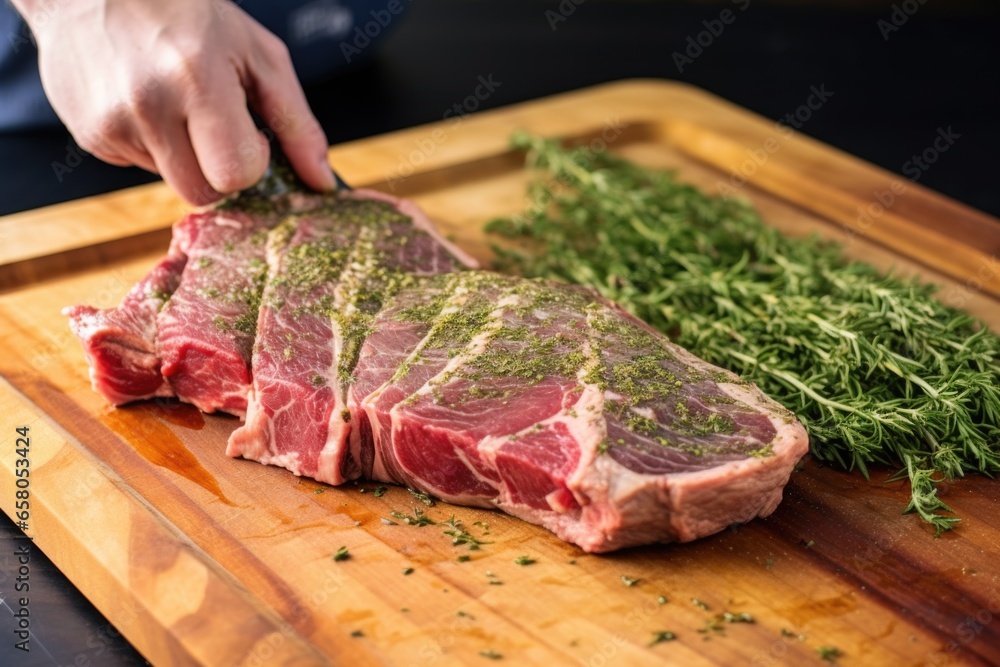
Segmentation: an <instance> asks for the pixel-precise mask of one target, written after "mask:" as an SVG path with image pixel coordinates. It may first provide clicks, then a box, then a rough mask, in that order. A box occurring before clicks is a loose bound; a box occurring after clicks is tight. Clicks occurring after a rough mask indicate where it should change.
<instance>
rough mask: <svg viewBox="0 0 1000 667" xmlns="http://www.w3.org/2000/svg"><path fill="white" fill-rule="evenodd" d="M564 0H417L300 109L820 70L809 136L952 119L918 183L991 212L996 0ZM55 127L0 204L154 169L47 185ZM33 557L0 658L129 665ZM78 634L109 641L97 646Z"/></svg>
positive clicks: (901, 138)
mask: <svg viewBox="0 0 1000 667" xmlns="http://www.w3.org/2000/svg"><path fill="white" fill-rule="evenodd" d="M744 3H745V2H744V0H740V2H739V4H740V5H742V4H744ZM563 4H564V6H565V7H569V6H570V5H571V4H572V3H571V0H565V1H564V3H563ZM904 4H907V6H908V7H909V8H911V9H912V8H914V7H919V8H918V9H917V10H916V12H915V13H913V14H912V15H911V16H908V17H907V20H906V22H905V23H903V24H902V25H901V26H900V27H899V30H895V31H892V32H891V33H889V36H888V39H884V37H883V33H882V31H881V30H880V27H879V21H880V20H883V21H887V22H888V21H891V19H892V15H893V11H894V9H893V7H894V5H895V6H896V7H897V8H899V9H897V10H896V11H897V12H899V11H902V9H901V8H902V6H903V5H904ZM946 4H947V6H945V5H946ZM572 6H573V7H575V9H574V10H573V12H572V13H571V14H569V15H568V16H567V17H566V20H565V21H562V22H559V23H558V24H557V26H556V29H555V30H553V29H552V28H551V27H550V24H549V20H548V19H547V18H546V11H548V10H552V11H558V7H559V3H556V2H546V1H543V0H493V1H485V0H482V1H472V0H420V1H419V2H414V3H413V4H412V6H411V7H410V9H409V11H408V14H407V16H406V19H405V20H403V21H399V22H398V24H399V25H398V29H396V30H395V32H393V34H392V35H391V36H390V37H389V38H388V40H387V41H386V43H385V44H384V45H383V46H382V47H381V48H380V49H379V52H378V55H377V57H376V58H375V59H374V60H373V61H372V62H369V63H367V64H366V65H364V66H362V67H359V68H356V69H355V70H353V71H351V72H349V73H347V74H345V75H342V76H340V77H338V78H337V79H334V80H332V81H330V82H329V83H327V84H325V85H323V86H314V87H311V88H310V89H309V90H308V91H307V92H308V94H309V97H310V101H311V102H312V105H313V109H314V111H315V112H316V114H317V116H318V117H319V119H320V121H321V122H322V123H323V125H324V128H325V129H326V132H327V136H328V138H329V139H330V142H331V143H340V142H343V141H347V140H350V139H357V138H360V137H365V136H369V135H373V134H379V133H382V132H386V131H389V130H394V129H398V128H402V127H407V126H411V125H415V124H420V123H426V122H432V121H436V120H440V119H441V117H442V114H443V113H444V112H445V111H446V110H447V109H449V108H451V106H452V105H453V104H455V103H456V102H459V101H461V100H462V99H464V98H465V97H466V96H468V95H469V94H471V93H472V91H473V90H474V89H475V86H476V85H477V79H478V77H479V76H480V75H482V76H488V75H492V76H493V78H494V80H495V81H499V82H500V83H501V85H500V86H499V87H498V88H497V90H496V92H495V93H494V94H493V95H491V96H490V97H489V99H487V100H486V101H485V102H484V103H483V106H482V108H491V107H497V106H503V105H507V104H513V103H516V102H520V101H523V100H528V99H532V98H536V97H540V96H544V95H550V94H553V93H558V92H562V91H567V90H573V89H576V88H581V87H584V86H589V85H593V84H598V83H602V82H606V81H613V80H617V79H623V78H631V77H659V78H668V79H677V80H681V81H685V82H688V83H691V84H693V85H696V86H700V87H702V88H705V89H707V90H709V91H711V92H713V93H715V94H717V95H720V96H722V97H724V98H726V99H728V100H731V101H733V102H735V103H737V104H740V105H742V106H744V107H747V108H749V109H752V110H753V111H756V112H757V113H759V114H761V115H763V116H766V117H770V118H773V119H779V118H782V117H783V116H784V115H785V114H786V113H789V112H791V111H794V109H795V108H796V107H798V106H799V105H801V104H803V103H804V102H805V99H806V98H807V97H808V95H809V89H810V86H814V85H815V86H820V85H825V87H826V89H827V90H829V91H832V92H833V93H834V94H833V96H832V98H831V99H830V101H829V102H828V103H827V104H825V105H824V106H823V107H822V108H821V109H820V110H819V111H817V112H816V113H814V114H813V116H812V118H811V119H810V120H809V121H808V123H807V124H806V125H805V126H804V127H803V128H802V131H803V132H804V133H805V134H808V135H810V136H813V137H815V138H817V139H820V140H822V141H825V142H827V143H829V144H832V145H833V146H836V147H838V148H841V149H843V150H845V151H847V152H850V153H853V154H855V155H858V156H860V157H862V158H864V159H866V160H869V161H871V162H874V163H875V164H878V165H880V166H882V167H885V168H887V169H889V170H891V171H895V172H897V173H899V172H901V170H902V168H903V164H904V163H905V162H907V161H908V160H909V159H910V158H911V156H913V155H914V154H916V153H919V152H920V151H922V150H923V149H924V148H926V147H927V146H929V145H930V144H931V142H932V141H933V139H934V137H935V136H936V134H937V131H938V128H948V127H951V128H952V130H953V131H954V132H955V133H958V134H959V135H960V138H959V139H958V140H957V142H956V143H955V145H954V146H952V147H951V149H949V150H948V151H947V153H944V154H943V155H942V157H941V158H940V159H939V160H938V162H937V163H936V164H934V165H933V166H932V167H931V168H930V169H929V170H928V171H927V172H926V173H925V174H924V175H923V177H922V178H921V183H923V184H924V185H926V186H928V187H930V188H933V189H935V190H938V191H940V192H943V193H945V194H947V195H950V196H952V197H954V198H956V199H958V200H960V201H962V202H965V203H967V204H969V205H971V206H973V207H976V208H979V209H982V210H984V211H986V212H989V213H991V214H993V215H996V216H1000V196H998V188H997V186H996V184H995V179H996V176H997V173H998V170H997V165H996V156H997V155H1000V120H998V118H1000V76H998V74H997V66H998V65H1000V37H998V35H997V29H998V27H1000V21H998V12H997V9H994V8H993V5H992V3H982V4H980V3H972V2H964V3H963V2H958V3H956V2H949V3H945V2H944V0H926V1H925V2H924V3H923V4H921V3H920V2H918V0H909V2H908V3H903V2H902V1H897V2H895V3H894V2H877V1H869V2H864V1H855V2H849V3H836V4H833V3H830V4H822V3H814V4H809V3H805V2H785V3H779V2H765V1H764V0H750V6H749V7H748V8H747V9H746V11H742V12H740V11H738V7H737V3H735V2H728V1H722V2H700V3H690V2H688V3H683V2H673V3H665V2H628V1H621V2H611V1H605V2H601V1H600V0H585V1H584V2H582V3H581V4H579V5H575V4H573V5H572ZM724 8H731V9H732V8H735V9H736V10H737V11H736V13H737V18H736V20H735V21H734V22H733V23H732V24H730V25H727V26H725V28H724V31H723V32H722V34H720V35H719V36H718V37H716V38H715V40H714V42H713V43H712V44H711V45H710V46H709V47H707V48H706V49H705V50H704V53H703V54H701V55H700V56H699V57H698V58H697V59H696V60H695V61H694V62H693V63H690V64H688V65H687V66H685V68H684V71H683V72H678V68H677V66H676V65H675V63H674V60H673V57H672V54H673V53H674V52H675V51H683V50H684V48H685V47H686V42H687V39H688V37H689V36H692V37H693V36H695V35H697V33H699V32H701V31H703V30H704V29H705V27H704V25H703V24H702V22H703V21H706V20H709V21H711V20H714V19H716V18H717V17H718V16H719V13H720V11H721V10H722V9H724ZM899 16H901V14H898V13H897V17H899ZM332 57H336V58H341V57H342V56H341V54H340V53H339V52H338V53H335V54H333V56H332ZM69 141H70V139H69V137H68V135H67V134H66V133H65V132H46V133H42V132H39V133H32V134H27V135H22V136H11V135H2V134H0V193H2V196H0V214H3V213H10V212H13V211H18V210H23V209H29V208H34V207H37V206H42V205H45V204H50V203H55V202H57V201H64V200H68V199H75V198H77V197H82V196H86V195H90V194H96V193H100V192H106V191H109V190H114V189H118V188H121V187H126V186H129V185H134V184H137V183H141V182H146V181H149V180H152V178H153V177H152V176H150V175H148V174H145V173H144V172H141V171H139V170H134V169H120V168H116V167H111V166H109V165H105V164H103V163H101V162H99V161H98V160H96V159H94V158H92V157H87V158H84V160H83V163H82V164H81V165H80V167H79V168H76V169H74V170H73V172H72V173H71V174H68V175H66V176H64V178H63V181H62V182H61V183H60V182H58V181H57V180H56V177H55V174H54V172H53V169H52V166H51V165H52V162H54V161H59V162H61V161H64V160H65V159H66V153H67V149H68V146H67V145H68V142H69ZM0 523H2V530H0V537H2V538H10V539H4V540H3V543H4V544H10V545H13V544H14V542H13V537H14V536H15V535H16V534H17V532H18V531H17V530H16V528H14V527H13V525H12V524H10V523H9V521H7V520H6V518H3V519H2V522H0ZM2 548H3V551H4V553H6V552H8V551H10V552H12V551H13V548H10V549H8V548H7V547H2ZM34 557H35V560H33V569H32V578H33V582H35V581H37V582H38V583H37V590H38V591H39V593H38V595H37V597H36V598H34V599H33V600H32V607H31V610H32V614H33V617H34V618H35V621H36V623H35V625H34V626H33V627H35V628H36V629H37V631H38V636H37V637H36V642H35V644H33V645H35V646H38V647H42V646H44V647H46V648H47V649H49V651H50V655H49V656H48V657H46V656H45V655H42V654H41V651H38V652H36V653H35V654H34V655H33V660H34V659H37V660H38V662H37V663H36V662H34V661H33V660H32V661H25V660H23V656H18V660H17V662H13V661H12V659H11V658H10V654H9V653H8V649H9V645H10V642H9V641H8V639H7V636H8V635H7V628H9V627H11V625H10V623H11V621H12V620H13V619H11V618H9V617H8V615H9V613H10V612H9V611H8V610H7V608H5V607H4V606H3V605H2V604H0V628H3V632H2V634H0V664H3V665H6V664H16V665H23V664H40V665H48V664H60V665H61V664H72V662H73V660H74V659H75V658H76V656H78V655H80V654H81V653H82V654H83V655H85V657H86V658H87V659H88V660H89V664H90V665H94V666H95V667H96V666H100V665H119V664H128V665H130V664H142V663H143V661H142V660H141V658H140V657H139V656H138V654H136V653H135V652H134V651H133V650H132V649H131V648H130V647H128V645H127V644H126V643H125V642H124V641H123V640H122V639H120V638H115V637H114V636H113V635H114V630H113V628H112V627H111V626H110V625H108V623H107V621H105V620H104V619H103V618H101V617H100V615H99V614H97V613H96V612H95V611H94V610H93V609H92V608H90V607H89V605H88V604H87V602H86V601H85V600H84V599H83V598H82V596H80V595H79V593H77V592H76V591H75V590H74V589H73V588H72V586H71V585H69V584H68V582H66V581H65V579H62V578H61V576H60V575H59V574H58V572H57V571H55V569H54V568H52V567H51V564H47V562H46V561H45V560H44V559H43V557H42V556H41V555H40V554H39V553H38V552H37V550H36V551H35V553H34ZM0 566H2V568H0V591H2V592H3V594H4V595H5V596H6V597H9V596H10V595H11V592H10V591H9V590H8V588H9V587H8V584H9V583H10V581H11V577H12V576H13V575H12V573H13V571H14V570H16V563H15V562H14V560H13V558H12V557H9V556H4V557H2V558H0ZM36 566H37V567H36ZM33 585H35V584H34V583H33ZM88 641H90V642H91V643H100V644H102V645H104V646H105V650H104V651H103V652H102V653H101V654H100V655H95V654H96V651H97V649H96V648H88Z"/></svg>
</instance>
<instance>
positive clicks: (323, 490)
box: [313, 487, 326, 496]
mask: <svg viewBox="0 0 1000 667" xmlns="http://www.w3.org/2000/svg"><path fill="white" fill-rule="evenodd" d="M325 491H326V489H324V488H322V487H320V488H318V489H316V490H315V491H313V495H314V496H318V495H319V494H321V493H324V492H325Z"/></svg>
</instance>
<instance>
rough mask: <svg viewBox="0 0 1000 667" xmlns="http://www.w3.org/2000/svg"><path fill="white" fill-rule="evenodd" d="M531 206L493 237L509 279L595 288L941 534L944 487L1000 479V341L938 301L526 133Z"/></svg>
mask: <svg viewBox="0 0 1000 667" xmlns="http://www.w3.org/2000/svg"><path fill="white" fill-rule="evenodd" d="M514 144H515V146H517V147H519V148H523V149H526V150H527V162H528V166H529V167H530V168H532V169H535V170H537V171H536V174H537V176H536V177H535V178H534V180H533V182H532V183H531V184H530V186H529V197H530V201H531V202H532V205H531V206H530V207H529V209H528V210H527V211H526V212H525V213H524V214H522V215H517V216H514V217H511V218H504V219H499V220H495V221H493V222H491V223H490V225H489V227H488V229H489V231H491V232H492V233H494V234H498V235H500V236H503V237H507V238H508V239H515V240H519V241H520V243H511V242H507V243H504V244H502V245H501V246H499V247H497V248H496V251H497V254H498V268H500V269H502V270H506V271H510V272H516V273H520V274H523V275H527V276H532V277H534V276H543V277H548V278H556V279H560V280H563V281H568V282H573V283H578V284H582V285H587V286H589V287H592V288H594V289H595V290H597V291H598V292H600V293H601V294H602V295H603V296H605V297H607V298H608V299H611V300H613V301H616V302H618V303H619V304H621V305H622V306H624V307H625V308H627V309H628V310H629V311H631V312H632V313H633V314H635V315H637V316H638V317H640V318H642V319H643V320H645V321H647V322H649V323H650V324H652V325H653V326H654V327H656V328H658V329H659V330H660V331H662V332H664V333H665V334H667V335H668V336H669V337H670V338H671V339H672V340H673V341H674V342H676V343H678V344H679V345H681V346H683V347H685V348H687V349H689V350H691V351H692V352H694V353H695V354H697V355H698V356H700V357H702V358H704V359H706V360H707V361H709V362H711V363H714V364H717V365H719V366H723V367H725V368H728V369H730V370H732V371H734V372H736V373H738V374H740V375H741V376H742V377H743V378H744V379H747V380H749V381H752V382H754V383H756V384H757V385H758V386H760V388H761V389H763V390H764V391H765V392H767V393H768V394H769V395H770V396H772V397H773V398H775V399H776V400H777V401H779V402H780V403H782V404H783V405H785V406H786V407H787V408H789V409H790V410H792V411H793V412H795V414H796V415H797V416H798V418H799V419H800V420H801V421H802V422H803V424H804V425H805V426H806V428H807V430H808V432H809V435H810V444H811V449H812V453H813V455H814V456H815V457H816V458H818V459H819V460H821V461H824V462H831V463H835V464H838V465H840V466H842V467H844V468H847V469H852V470H854V469H857V470H860V471H861V472H862V473H863V474H864V475H865V476H866V477H867V475H868V467H869V465H871V464H875V463H879V464H886V465H890V466H896V467H898V468H900V471H899V473H898V475H899V477H903V476H905V477H908V478H909V482H910V485H911V501H910V504H909V506H908V507H907V508H906V510H907V511H916V512H918V513H919V514H920V516H921V517H923V518H924V519H925V520H926V521H928V522H929V523H931V524H932V525H933V526H934V527H935V528H936V530H937V533H938V534H940V532H941V531H943V530H948V529H950V528H952V527H953V525H954V524H955V523H956V522H958V521H959V518H958V517H956V516H954V513H953V512H952V511H951V509H950V508H949V507H948V506H947V505H946V504H945V503H944V502H943V501H942V500H941V499H940V498H939V497H938V495H937V487H936V485H937V482H939V481H941V480H943V479H953V478H955V477H958V476H961V475H963V474H964V473H966V472H968V471H975V472H980V473H984V474H988V475H989V474H992V473H995V472H997V471H998V470H1000V340H998V338H997V336H996V335H995V334H993V333H992V332H990V331H989V330H988V329H987V328H986V327H985V326H984V325H983V324H982V323H980V322H979V321H977V320H976V319H975V318H973V317H971V316H969V315H967V314H965V313H962V312H959V311H957V310H955V309H953V308H949V307H947V306H945V305H943V304H942V303H940V302H939V301H937V300H936V299H935V298H934V292H935V288H934V286H932V285H927V284H922V283H920V282H918V281H916V280H912V279H906V278H900V277H897V276H894V275H891V274H889V275H884V274H882V273H880V272H879V271H878V270H876V269H875V268H874V267H872V266H870V265H867V264H863V263H860V262H856V261H848V260H847V259H845V257H844V256H843V253H842V250H841V248H840V246H839V245H837V244H835V243H832V242H829V241H823V240H821V239H818V238H816V237H809V238H804V239H796V238H790V237H787V236H784V235H783V234H781V233H780V232H778V231H777V230H775V229H773V228H771V227H768V226H767V225H765V224H764V223H763V222H762V220H761V218H760V216H759V215H758V213H757V212H756V211H755V210H754V209H753V208H752V207H751V206H750V205H749V204H748V203H746V202H744V201H741V200H738V199H734V198H722V197H712V196H709V195H707V194H705V193H703V192H701V191H699V190H698V189H697V188H695V187H693V186H691V185H687V184H684V183H681V182H679V181H678V180H676V178H675V177H674V175H673V174H671V173H669V172H664V171H656V170H651V169H646V168H643V167H640V166H637V165H635V164H632V163H630V162H627V161H625V160H622V159H620V158H616V157H614V156H612V155H610V154H608V153H606V152H594V151H592V150H590V149H588V148H586V147H581V148H575V149H569V148H563V147H562V145H561V144H560V143H559V142H556V141H553V140H546V139H542V138H538V137H532V136H529V135H526V134H518V135H515V137H514Z"/></svg>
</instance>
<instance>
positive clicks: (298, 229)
mask: <svg viewBox="0 0 1000 667" xmlns="http://www.w3.org/2000/svg"><path fill="white" fill-rule="evenodd" d="M408 206H411V205H409V204H405V203H403V202H400V201H399V200H396V199H393V198H390V197H387V196H385V195H381V194H379V193H375V192H369V191H357V192H353V193H351V194H349V195H344V196H342V197H341V198H339V199H338V200H336V201H335V202H333V203H331V204H330V205H329V206H327V207H326V208H324V209H323V210H322V212H321V213H314V214H313V215H311V216H306V217H302V218H297V219H290V220H288V221H286V222H285V223H282V225H281V226H279V227H278V228H277V229H275V230H274V231H273V232H272V233H271V237H270V238H269V239H268V248H267V265H268V276H269V278H268V284H267V287H266V289H265V292H264V297H263V302H262V304H261V308H260V315H259V319H258V322H257V327H256V328H257V344H256V347H255V349H254V355H253V369H254V381H253V391H252V394H251V398H250V409H249V411H248V413H247V423H246V424H245V425H244V426H243V427H242V428H240V429H239V430H238V431H236V432H235V433H234V434H233V436H232V437H231V438H230V440H229V446H228V448H227V453H228V454H229V455H230V456H244V457H245V458H250V459H254V460H257V461H260V462H261V463H270V464H274V465H280V466H283V467H285V468H288V469H289V470H291V471H292V472H294V473H295V474H297V475H307V476H309V477H313V478H315V479H318V480H320V481H323V482H328V483H330V484H340V483H342V482H344V481H345V480H349V479H355V478H357V477H359V476H360V475H361V456H362V454H361V452H360V450H358V449H357V448H355V449H354V450H353V453H352V450H351V449H350V448H349V447H348V437H349V434H350V431H351V426H350V416H351V413H350V412H349V411H348V410H347V407H346V406H347V391H348V387H349V385H350V383H351V381H352V379H351V376H352V371H353V370H354V364H355V362H356V360H357V357H358V352H359V351H360V349H361V344H362V343H363V342H364V339H365V336H366V335H367V333H368V331H369V329H370V327H371V322H372V320H373V318H374V317H375V315H376V314H377V313H378V311H379V310H380V309H381V307H382V302H383V300H384V299H388V298H390V297H391V295H392V294H393V293H394V292H395V291H397V290H398V289H399V288H400V287H401V286H403V285H405V284H407V282H408V281H414V280H416V279H418V278H419V277H420V276H422V275H429V274H434V273H442V272H450V271H454V270H456V269H457V268H459V266H461V265H460V264H459V262H458V261H457V260H456V259H455V258H456V256H462V255H461V253H460V251H457V250H456V249H454V248H450V247H449V246H448V245H447V244H446V243H445V242H443V241H442V240H441V239H440V238H439V237H437V235H436V232H434V230H433V228H432V227H431V226H430V224H429V223H428V222H427V221H426V220H425V219H422V218H421V217H420V216H419V215H417V216H414V215H413V212H412V211H408V210H407V207H408ZM403 211H407V213H409V214H407V213H404V212H403ZM411 216H412V217H411ZM462 258H463V260H465V261H466V262H471V260H469V259H467V258H465V257H464V256H462Z"/></svg>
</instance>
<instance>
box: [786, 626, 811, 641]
mask: <svg viewBox="0 0 1000 667" xmlns="http://www.w3.org/2000/svg"><path fill="white" fill-rule="evenodd" d="M781 636H782V637H788V638H789V639H798V640H799V641H800V642H804V641H805V640H806V636H805V635H799V634H796V633H794V632H792V631H791V630H789V629H788V628H781Z"/></svg>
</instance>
